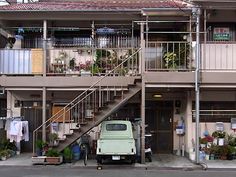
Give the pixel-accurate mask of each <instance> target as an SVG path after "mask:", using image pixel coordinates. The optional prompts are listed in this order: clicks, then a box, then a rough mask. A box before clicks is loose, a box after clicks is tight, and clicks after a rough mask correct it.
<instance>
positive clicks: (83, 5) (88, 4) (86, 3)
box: [0, 0, 188, 11]
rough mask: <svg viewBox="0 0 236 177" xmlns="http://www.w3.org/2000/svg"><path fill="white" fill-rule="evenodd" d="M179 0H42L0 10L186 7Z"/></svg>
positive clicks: (2, 7) (13, 5) (185, 4)
mask: <svg viewBox="0 0 236 177" xmlns="http://www.w3.org/2000/svg"><path fill="white" fill-rule="evenodd" d="M186 7H188V4H187V3H184V2H182V1H180V0H77V1H76V0H64V1H61V0H43V1H41V2H36V3H25V4H12V5H6V6H1V7H0V10H1V11H4V10H6V11H63V10H65V11H68V10H71V11H77V10H78V11H81V10H85V11H86V10H91V11H92V10H96V11H97V10H121V11H122V10H140V9H142V8H186Z"/></svg>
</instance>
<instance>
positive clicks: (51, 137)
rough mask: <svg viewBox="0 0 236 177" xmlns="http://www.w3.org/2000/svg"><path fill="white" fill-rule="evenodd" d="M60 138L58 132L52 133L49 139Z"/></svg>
mask: <svg viewBox="0 0 236 177" xmlns="http://www.w3.org/2000/svg"><path fill="white" fill-rule="evenodd" d="M57 139H58V134H57V133H50V134H49V140H50V141H55V140H57Z"/></svg>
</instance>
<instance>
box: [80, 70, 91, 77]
mask: <svg viewBox="0 0 236 177" xmlns="http://www.w3.org/2000/svg"><path fill="white" fill-rule="evenodd" d="M80 75H81V76H91V71H80Z"/></svg>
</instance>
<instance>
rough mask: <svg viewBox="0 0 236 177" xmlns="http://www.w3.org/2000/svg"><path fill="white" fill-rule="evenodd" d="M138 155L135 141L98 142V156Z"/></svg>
mask: <svg viewBox="0 0 236 177" xmlns="http://www.w3.org/2000/svg"><path fill="white" fill-rule="evenodd" d="M135 153H136V148H135V142H134V140H133V139H119V140H111V139H109V140H98V143H97V154H107V155H129V154H130V155H132V154H135Z"/></svg>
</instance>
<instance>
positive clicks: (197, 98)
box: [192, 7, 208, 170]
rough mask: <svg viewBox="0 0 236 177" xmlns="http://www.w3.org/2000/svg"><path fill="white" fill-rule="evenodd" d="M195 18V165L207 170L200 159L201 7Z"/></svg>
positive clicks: (194, 14)
mask: <svg viewBox="0 0 236 177" xmlns="http://www.w3.org/2000/svg"><path fill="white" fill-rule="evenodd" d="M192 13H193V16H195V17H196V69H195V140H196V143H195V163H196V164H197V165H201V166H202V169H203V170H206V169H207V168H208V167H207V164H206V163H204V162H200V159H199V154H200V151H199V134H200V131H199V127H200V121H199V112H200V109H199V108H200V72H199V69H200V58H201V56H200V15H201V9H200V8H199V7H196V8H193V9H192Z"/></svg>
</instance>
